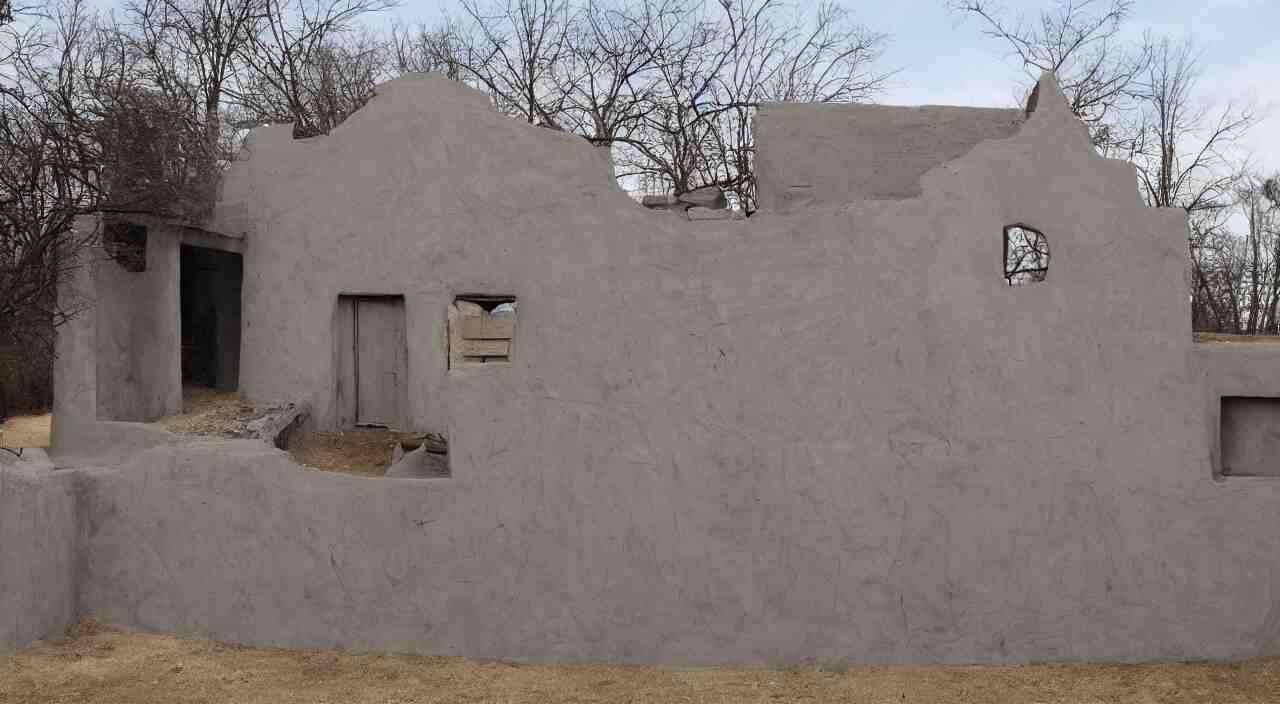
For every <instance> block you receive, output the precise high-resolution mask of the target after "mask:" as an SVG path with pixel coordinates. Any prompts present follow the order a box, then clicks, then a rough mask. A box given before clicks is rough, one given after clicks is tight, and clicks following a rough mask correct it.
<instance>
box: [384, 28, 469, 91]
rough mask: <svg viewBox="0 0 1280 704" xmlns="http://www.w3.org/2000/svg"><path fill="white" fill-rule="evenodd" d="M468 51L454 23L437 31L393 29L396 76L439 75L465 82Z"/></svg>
mask: <svg viewBox="0 0 1280 704" xmlns="http://www.w3.org/2000/svg"><path fill="white" fill-rule="evenodd" d="M464 52H465V47H464V46H463V45H462V41H461V39H460V38H459V30H458V28H457V27H456V26H455V24H454V23H453V22H452V21H446V23H445V24H444V25H443V26H442V27H440V28H437V29H429V28H428V27H427V26H426V25H418V26H417V27H413V28H409V27H405V26H403V25H393V26H392V28H391V54H392V56H391V61H392V64H393V68H394V70H395V72H396V73H430V72H439V73H443V74H444V75H446V76H448V77H449V78H450V79H452V80H455V81H462V80H463V79H464V75H463V72H464V61H465V59H464Z"/></svg>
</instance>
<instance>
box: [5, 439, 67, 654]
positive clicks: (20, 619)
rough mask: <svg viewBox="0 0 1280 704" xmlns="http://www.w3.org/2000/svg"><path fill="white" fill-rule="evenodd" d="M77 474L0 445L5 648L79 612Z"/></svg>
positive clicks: (48, 631) (55, 628)
mask: <svg viewBox="0 0 1280 704" xmlns="http://www.w3.org/2000/svg"><path fill="white" fill-rule="evenodd" d="M75 483H76V476H75V474H73V473H63V472H54V471H53V468H52V465H50V464H49V462H48V460H47V459H46V458H45V457H44V453H43V452H39V451H34V452H32V451H30V450H28V451H27V457H25V458H24V459H22V460H18V459H17V458H15V457H14V456H13V455H12V454H9V453H7V452H3V451H0V654H8V653H11V652H13V651H15V650H17V649H18V648H21V647H23V646H24V645H26V644H27V643H30V642H31V641H33V640H37V639H39V638H45V637H48V636H51V635H55V634H57V633H60V632H61V631H62V629H63V628H65V627H66V626H67V624H69V623H71V622H72V621H73V620H74V618H75V613H76V608H75V575H76V527H77V521H76V496H75Z"/></svg>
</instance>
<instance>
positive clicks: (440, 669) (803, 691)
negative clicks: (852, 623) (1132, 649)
mask: <svg viewBox="0 0 1280 704" xmlns="http://www.w3.org/2000/svg"><path fill="white" fill-rule="evenodd" d="M68 634H69V635H70V636H71V637H69V638H68V639H66V640H60V641H47V642H41V643H36V644H34V645H32V646H31V647H29V648H27V649H26V650H24V651H22V652H20V653H18V654H17V655H15V656H11V657H4V658H0V702H4V703H8V702H96V703H101V704H106V703H108V702H110V703H111V704H143V703H144V702H156V703H160V702H165V703H168V702H204V703H207V704H213V703H215V702H236V703H237V704H268V703H270V704H276V703H286V702H317V703H319V702H329V703H332V704H338V703H340V702H341V703H343V704H374V703H375V702H376V703H377V704H390V703H395V704H409V703H411V702H413V703H419V702H420V703H426V702H501V703H503V704H532V703H533V702H576V703H579V704H591V703H596V702H629V703H632V704H640V703H646V702H653V703H655V704H656V703H657V702H664V703H665V702H677V703H679V702H685V703H694V702H697V703H699V704H702V703H707V704H711V703H721V702H723V703H725V704H728V703H729V702H735V703H736V702H860V703H861V702H865V703H868V704H903V703H904V702H906V703H918V704H962V703H963V704H1016V703H1019V702H1025V703H1027V704H1031V703H1036V704H1067V703H1068V702H1070V703H1071V704H1094V703H1097V704H1101V703H1103V702H1105V703H1106V704H1154V703H1156V702H1159V703H1161V704H1184V703H1185V704H1206V703H1210V702H1212V703H1213V704H1240V703H1243V702H1249V703H1255V702H1256V703H1258V704H1262V703H1263V702H1276V701H1280V658H1270V659H1264V660H1250V661H1246V662H1240V663H1231V664H1202V663H1191V664H1161V665H1028V666H1023V667H977V666H970V667H856V668H850V669H848V670H847V671H845V672H821V671H818V670H814V669H808V668H798V669H791V670H785V671H773V670H754V669H730V668H716V669H696V670H671V669H665V668H650V667H617V666H607V665H536V666H535V665H518V664H513V663H500V662H475V661H471V660H464V659H461V658H439V657H409V656H394V655H348V654H344V653H338V652H331V651H317V650H275V649H257V648H245V647H241V646H236V645H229V644H225V643H217V642H210V641H200V640H180V639H177V638H172V637H169V636H157V635H142V634H130V633H125V632H123V631H120V630H117V629H112V628H104V627H100V626H98V625H97V624H95V623H93V622H92V621H82V622H81V623H80V624H78V625H77V626H74V627H72V628H71V629H68Z"/></svg>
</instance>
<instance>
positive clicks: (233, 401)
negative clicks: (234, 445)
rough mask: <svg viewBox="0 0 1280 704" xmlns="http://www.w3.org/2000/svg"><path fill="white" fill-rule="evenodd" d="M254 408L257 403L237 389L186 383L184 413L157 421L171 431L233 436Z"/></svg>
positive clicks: (183, 397)
mask: <svg viewBox="0 0 1280 704" xmlns="http://www.w3.org/2000/svg"><path fill="white" fill-rule="evenodd" d="M253 412H254V407H253V406H252V405H251V404H248V403H244V402H242V401H241V400H240V395H239V394H238V393H236V392H235V391H219V390H217V389H209V388H205V387H203V386H187V387H183V389H182V413H179V414H178V415H174V416H166V417H164V418H161V419H159V420H157V421H155V424H156V425H158V426H160V427H161V428H164V429H165V430H168V431H169V432H171V433H184V434H191V435H215V436H222V437H234V436H235V435H236V432H237V431H238V430H239V429H240V427H241V426H242V425H243V421H244V419H245V418H247V417H251V416H252V414H253Z"/></svg>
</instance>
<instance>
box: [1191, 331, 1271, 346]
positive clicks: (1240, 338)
mask: <svg viewBox="0 0 1280 704" xmlns="http://www.w3.org/2000/svg"><path fill="white" fill-rule="evenodd" d="M1195 339H1196V342H1249V343H1277V342H1280V335H1227V334H1225V333H1219V332H1198V333H1196V334H1195Z"/></svg>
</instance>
